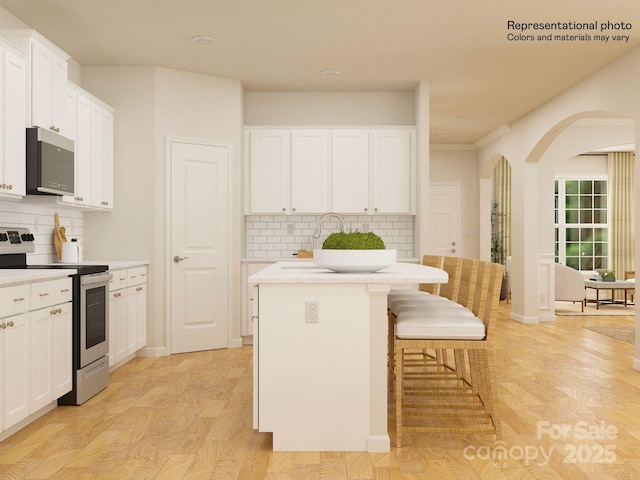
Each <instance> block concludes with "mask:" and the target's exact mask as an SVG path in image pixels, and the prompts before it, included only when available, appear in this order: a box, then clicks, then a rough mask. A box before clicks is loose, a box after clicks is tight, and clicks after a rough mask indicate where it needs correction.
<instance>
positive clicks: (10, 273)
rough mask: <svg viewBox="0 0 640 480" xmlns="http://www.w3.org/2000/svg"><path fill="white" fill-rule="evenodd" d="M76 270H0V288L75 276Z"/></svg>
mask: <svg viewBox="0 0 640 480" xmlns="http://www.w3.org/2000/svg"><path fill="white" fill-rule="evenodd" d="M76 273H77V270H73V269H64V270H57V269H42V270H39V269H28V270H26V269H25V270H22V269H11V268H9V269H0V287H3V286H8V285H17V284H20V283H30V282H37V281H40V280H53V279H56V278H64V277H68V276H70V275H75V274H76Z"/></svg>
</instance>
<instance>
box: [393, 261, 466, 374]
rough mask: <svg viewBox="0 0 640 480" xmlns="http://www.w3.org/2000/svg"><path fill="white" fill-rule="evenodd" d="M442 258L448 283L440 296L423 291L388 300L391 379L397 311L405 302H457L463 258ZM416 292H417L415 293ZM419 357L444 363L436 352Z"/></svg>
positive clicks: (443, 286)
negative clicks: (446, 300) (444, 300)
mask: <svg viewBox="0 0 640 480" xmlns="http://www.w3.org/2000/svg"><path fill="white" fill-rule="evenodd" d="M441 258H442V269H443V270H444V271H445V272H447V275H448V281H447V283H442V284H440V287H439V294H438V295H434V294H431V293H429V292H426V291H424V290H421V291H420V292H419V293H417V294H416V293H412V294H411V293H410V294H404V295H402V294H399V293H398V294H395V295H391V296H390V298H389V297H388V300H387V308H388V311H389V314H388V319H389V325H388V328H389V331H388V337H387V339H388V342H387V346H388V369H389V378H393V375H394V372H393V366H394V365H395V360H394V357H395V347H394V338H395V336H394V329H395V319H396V315H395V309H396V308H397V307H398V306H399V305H402V304H404V303H405V302H408V303H412V302H414V301H417V302H422V301H428V300H433V301H442V300H443V299H449V300H453V301H454V302H455V301H456V299H457V297H458V291H459V289H460V274H461V273H462V260H463V259H462V258H461V257H451V256H447V257H441ZM430 259H431V260H434V261H437V257H429V258H428V259H427V261H429V260H430ZM414 292H415V291H414ZM415 353H416V354H417V355H421V356H422V357H423V360H427V359H433V360H435V361H436V362H438V363H441V362H442V358H441V356H440V353H441V352H438V351H435V352H434V354H433V355H427V352H426V351H421V352H415Z"/></svg>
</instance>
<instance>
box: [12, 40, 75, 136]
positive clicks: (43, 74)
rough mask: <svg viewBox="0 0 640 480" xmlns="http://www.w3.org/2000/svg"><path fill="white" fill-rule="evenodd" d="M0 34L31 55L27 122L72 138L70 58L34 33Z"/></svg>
mask: <svg viewBox="0 0 640 480" xmlns="http://www.w3.org/2000/svg"><path fill="white" fill-rule="evenodd" d="M0 34H1V35H2V36H3V37H5V38H6V39H8V40H9V41H10V42H11V43H13V44H14V45H16V46H17V47H18V48H20V49H21V50H23V51H24V52H27V53H29V54H30V55H31V62H30V68H29V80H28V85H29V86H30V92H29V93H30V100H31V101H30V104H29V109H28V112H29V114H30V118H28V119H27V123H28V124H29V125H32V126H37V127H41V128H46V129H49V130H52V131H54V132H56V133H59V134H60V135H63V136H65V137H70V136H71V133H70V132H71V130H72V129H73V128H74V126H73V125H69V124H68V123H67V122H68V119H69V117H68V116H67V114H66V105H67V80H68V76H67V74H68V67H67V60H68V59H69V55H67V54H66V53H65V52H63V51H62V50H60V49H59V48H58V47H56V46H55V45H54V44H53V43H51V42H50V41H48V40H47V39H46V38H44V37H43V36H42V35H40V34H39V33H37V32H35V31H33V30H4V31H2V32H0Z"/></svg>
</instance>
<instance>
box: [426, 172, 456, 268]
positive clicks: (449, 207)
mask: <svg viewBox="0 0 640 480" xmlns="http://www.w3.org/2000/svg"><path fill="white" fill-rule="evenodd" d="M459 245H460V186H459V185H458V184H437V183H436V184H431V185H430V186H429V238H428V252H427V253H430V254H432V255H446V256H455V257H458V256H460V247H459Z"/></svg>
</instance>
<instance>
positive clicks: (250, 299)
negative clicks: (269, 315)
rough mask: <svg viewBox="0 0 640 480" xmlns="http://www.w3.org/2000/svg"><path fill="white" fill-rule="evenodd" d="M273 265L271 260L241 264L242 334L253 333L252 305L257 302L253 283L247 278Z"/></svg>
mask: <svg viewBox="0 0 640 480" xmlns="http://www.w3.org/2000/svg"><path fill="white" fill-rule="evenodd" d="M269 265H273V262H269V263H267V262H254V263H243V264H242V336H243V337H251V336H252V335H254V330H253V310H254V305H255V304H256V303H257V302H258V299H257V298H255V292H254V287H255V285H253V284H249V283H248V282H247V279H248V278H249V277H250V276H251V275H253V274H254V273H258V272H259V271H260V270H262V269H264V268H267V267H268V266H269Z"/></svg>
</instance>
